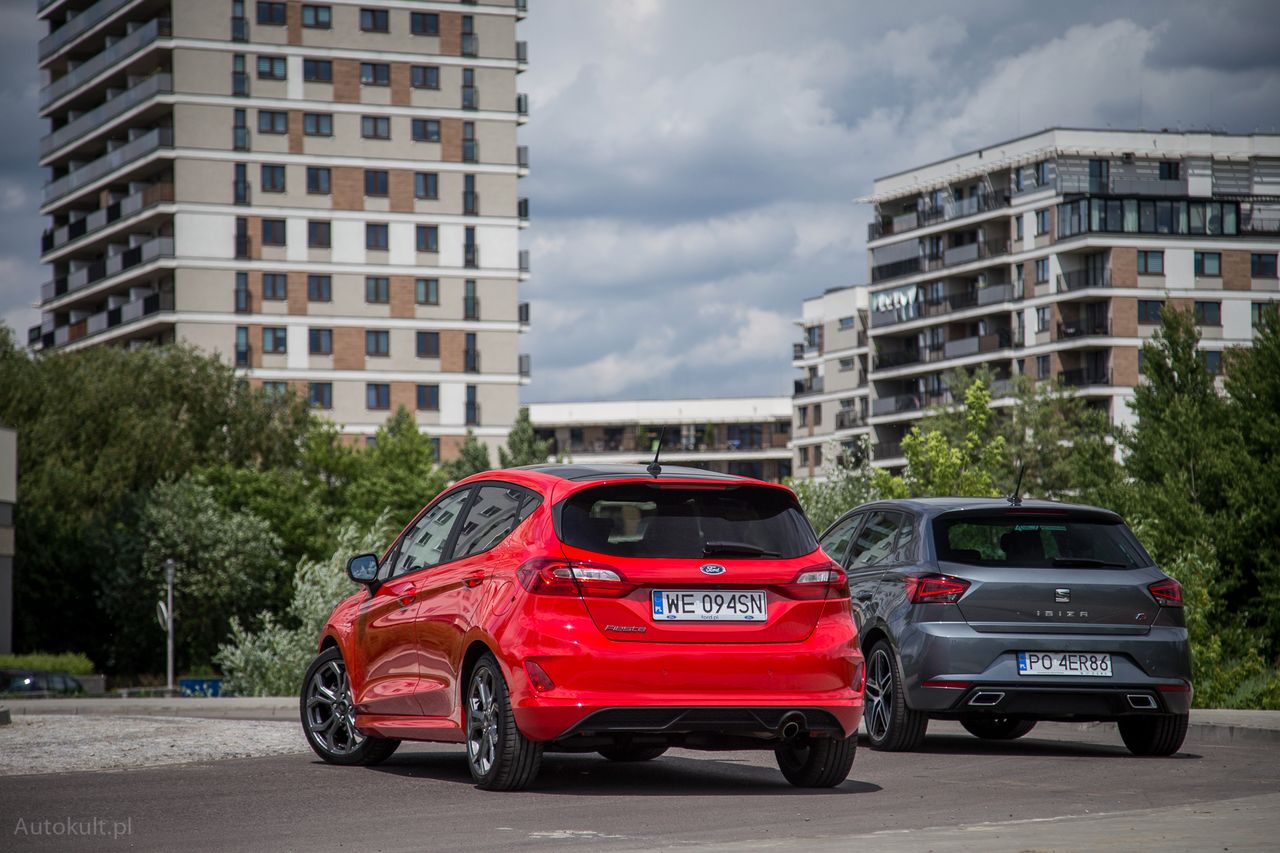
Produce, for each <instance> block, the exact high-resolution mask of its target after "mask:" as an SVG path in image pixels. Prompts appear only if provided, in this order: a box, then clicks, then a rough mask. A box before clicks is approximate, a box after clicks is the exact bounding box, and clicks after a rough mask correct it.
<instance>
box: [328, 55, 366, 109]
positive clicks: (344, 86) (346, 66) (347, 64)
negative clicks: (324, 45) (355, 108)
mask: <svg viewBox="0 0 1280 853" xmlns="http://www.w3.org/2000/svg"><path fill="white" fill-rule="evenodd" d="M333 99H334V100H335V101H339V102H341V103H346V104H358V103H360V60H358V59H335V60H333Z"/></svg>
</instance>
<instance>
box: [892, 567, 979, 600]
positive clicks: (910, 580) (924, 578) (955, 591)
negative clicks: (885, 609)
mask: <svg viewBox="0 0 1280 853" xmlns="http://www.w3.org/2000/svg"><path fill="white" fill-rule="evenodd" d="M968 588H969V582H968V581H967V580H965V579H964V578H953V577H952V576H951V575H938V574H930V575H907V600H908V601H910V602H911V603H912V604H955V603H956V602H957V601H959V600H960V596H962V595H964V593H965V590H967V589H968Z"/></svg>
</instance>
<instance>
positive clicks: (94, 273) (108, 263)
mask: <svg viewBox="0 0 1280 853" xmlns="http://www.w3.org/2000/svg"><path fill="white" fill-rule="evenodd" d="M172 257H173V238H172V237H156V238H155V239H153V240H148V241H147V242H145V243H142V244H140V245H137V246H132V247H130V248H128V249H125V250H124V251H123V252H119V253H117V254H114V255H110V256H108V257H107V258H105V259H103V260H98V261H93V262H92V263H90V264H88V265H87V266H85V267H83V268H82V269H78V270H76V271H75V272H73V273H70V274H69V275H66V276H63V277H61V278H55V279H54V280H53V281H46V282H45V283H44V284H42V285H40V301H41V302H45V303H47V302H51V301H52V300H54V299H57V298H59V297H61V296H65V295H67V294H68V293H75V292H76V291H78V290H84V289H85V288H86V287H88V286H89V285H91V284H96V283H98V282H100V281H103V280H104V279H108V278H111V277H112V276H114V275H118V274H120V273H122V272H124V271H125V270H128V269H132V268H133V267H136V266H141V265H142V264H145V263H149V262H150V261H154V260H156V259H157V258H172Z"/></svg>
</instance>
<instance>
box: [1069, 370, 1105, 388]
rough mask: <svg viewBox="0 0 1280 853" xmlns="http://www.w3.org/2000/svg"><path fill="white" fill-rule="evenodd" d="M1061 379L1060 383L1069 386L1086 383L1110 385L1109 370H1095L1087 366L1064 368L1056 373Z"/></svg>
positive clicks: (1078, 386)
mask: <svg viewBox="0 0 1280 853" xmlns="http://www.w3.org/2000/svg"><path fill="white" fill-rule="evenodd" d="M1058 375H1059V377H1060V378H1061V379H1062V384H1063V385H1066V386H1067V387H1069V388H1083V387H1085V386H1087V385H1110V384H1111V371H1110V370H1095V369H1093V368H1089V367H1080V368H1076V369H1074V370H1064V371H1062V373H1060V374H1058Z"/></svg>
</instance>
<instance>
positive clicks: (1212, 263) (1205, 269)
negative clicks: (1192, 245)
mask: <svg viewBox="0 0 1280 853" xmlns="http://www.w3.org/2000/svg"><path fill="white" fill-rule="evenodd" d="M1196 275H1203V276H1208V277H1210V278H1215V277H1217V276H1221V275H1222V253H1221V252H1196Z"/></svg>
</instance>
